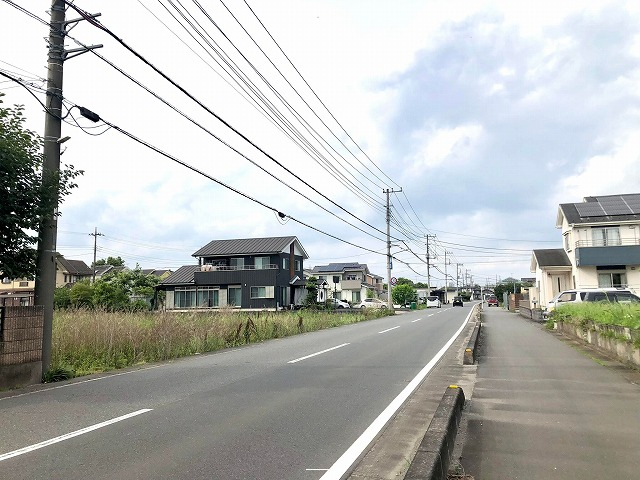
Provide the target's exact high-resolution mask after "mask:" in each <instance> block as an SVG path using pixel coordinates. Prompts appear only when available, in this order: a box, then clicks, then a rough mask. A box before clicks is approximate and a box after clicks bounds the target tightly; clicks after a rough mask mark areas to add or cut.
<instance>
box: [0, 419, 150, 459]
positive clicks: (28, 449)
mask: <svg viewBox="0 0 640 480" xmlns="http://www.w3.org/2000/svg"><path fill="white" fill-rule="evenodd" d="M151 410H153V409H152V408H143V409H142V410H138V411H136V412H132V413H127V414H126V415H122V416H121V417H118V418H113V419H111V420H107V421H106V422H102V423H97V424H95V425H92V426H90V427H86V428H82V429H80V430H76V431H75V432H71V433H66V434H64V435H60V436H59V437H55V438H51V439H49V440H45V441H44V442H40V443H36V444H35V445H30V446H28V447H24V448H21V449H19V450H14V451H13V452H9V453H5V454H3V455H0V462H2V461H3V460H7V459H9V458H13V457H17V456H18V455H23V454H25V453H29V452H33V451H34V450H38V449H39V448H43V447H48V446H49V445H53V444H54V443H58V442H62V441H64V440H68V439H70V438H73V437H77V436H78V435H82V434H84V433H88V432H92V431H93V430H97V429H99V428H102V427H106V426H107V425H111V424H112V423H117V422H121V421H122V420H126V419H127V418H131V417H135V416H136V415H140V414H142V413H147V412H150V411H151Z"/></svg>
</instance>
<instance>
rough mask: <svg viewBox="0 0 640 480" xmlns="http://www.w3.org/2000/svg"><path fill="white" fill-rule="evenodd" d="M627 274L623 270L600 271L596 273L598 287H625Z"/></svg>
mask: <svg viewBox="0 0 640 480" xmlns="http://www.w3.org/2000/svg"><path fill="white" fill-rule="evenodd" d="M626 286H627V274H626V273H623V272H606V273H604V272H600V273H598V287H600V288H607V287H626Z"/></svg>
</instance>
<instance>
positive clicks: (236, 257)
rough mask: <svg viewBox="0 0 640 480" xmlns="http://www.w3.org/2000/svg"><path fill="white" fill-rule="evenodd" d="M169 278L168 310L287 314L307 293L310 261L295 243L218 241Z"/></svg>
mask: <svg viewBox="0 0 640 480" xmlns="http://www.w3.org/2000/svg"><path fill="white" fill-rule="evenodd" d="M192 256H194V257H196V258H197V259H198V264H197V265H185V266H182V267H180V268H179V269H178V270H176V271H175V272H173V273H171V274H170V275H169V276H168V277H167V278H165V279H164V280H163V281H162V282H161V283H160V285H159V286H158V288H159V289H161V290H164V291H165V292H166V297H165V306H166V308H167V309H169V310H171V309H188V308H219V307H232V308H233V307H235V308H243V309H272V308H286V307H288V306H289V305H291V304H293V303H294V302H295V298H296V295H295V290H296V289H297V288H304V282H301V280H302V279H303V273H302V271H303V261H304V260H305V259H307V258H309V256H308V255H307V252H306V251H305V250H304V248H303V247H302V244H301V243H300V241H299V240H298V239H297V238H296V237H268V238H247V239H233V240H214V241H212V242H210V243H208V244H207V245H205V246H204V247H202V248H201V249H199V250H198V251H196V252H195V253H193V255H192Z"/></svg>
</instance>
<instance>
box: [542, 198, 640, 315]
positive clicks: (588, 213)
mask: <svg viewBox="0 0 640 480" xmlns="http://www.w3.org/2000/svg"><path fill="white" fill-rule="evenodd" d="M556 228H558V229H560V230H561V232H562V241H563V248H562V249H547V250H534V251H533V256H532V260H531V271H532V272H535V273H536V288H537V290H538V295H539V296H540V302H541V305H546V304H547V302H548V301H549V300H551V299H552V298H553V296H554V295H556V294H557V293H559V292H561V291H563V290H566V289H570V288H598V287H600V288H603V287H627V288H630V289H632V290H635V291H636V292H638V291H640V194H638V193H636V194H627V195H604V196H596V197H585V198H584V201H583V202H580V203H563V204H560V206H559V208H558V215H557V218H556Z"/></svg>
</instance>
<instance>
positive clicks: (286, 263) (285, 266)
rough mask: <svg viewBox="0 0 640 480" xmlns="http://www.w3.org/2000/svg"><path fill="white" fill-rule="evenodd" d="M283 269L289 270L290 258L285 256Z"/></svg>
mask: <svg viewBox="0 0 640 480" xmlns="http://www.w3.org/2000/svg"><path fill="white" fill-rule="evenodd" d="M282 269H283V270H289V259H288V258H283V259H282Z"/></svg>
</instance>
